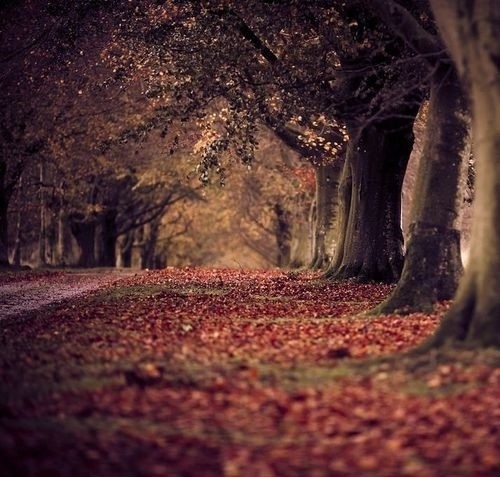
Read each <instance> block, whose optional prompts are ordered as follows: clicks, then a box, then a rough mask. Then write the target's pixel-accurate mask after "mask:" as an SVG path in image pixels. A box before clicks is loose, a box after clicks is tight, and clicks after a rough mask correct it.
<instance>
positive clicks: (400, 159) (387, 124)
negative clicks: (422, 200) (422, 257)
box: [326, 108, 416, 282]
mask: <svg viewBox="0 0 500 477" xmlns="http://www.w3.org/2000/svg"><path fill="white" fill-rule="evenodd" d="M415 109H416V108H415ZM406 113H407V116H408V117H405V118H402V119H391V120H386V121H384V122H381V123H378V124H371V125H367V126H366V127H363V128H361V129H355V128H352V127H351V128H350V131H349V136H350V140H349V144H348V147H347V156H346V165H345V168H344V171H343V177H342V180H341V185H340V200H341V201H342V205H341V209H340V214H339V215H340V220H339V224H340V230H339V238H338V241H337V251H336V253H335V257H334V260H333V261H332V265H331V266H330V267H329V269H328V270H327V273H326V277H327V278H334V279H349V278H353V279H356V280H358V281H361V282H367V281H383V282H394V281H397V280H398V279H399V276H400V274H401V270H402V267H403V233H402V230H401V189H402V184H403V178H404V173H405V170H406V165H407V163H408V159H409V156H410V153H411V149H412V146H413V130H412V126H413V119H414V117H415V115H416V111H414V114H413V111H412V112H411V115H410V114H408V112H406Z"/></svg>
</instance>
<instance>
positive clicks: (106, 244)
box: [96, 209, 118, 267]
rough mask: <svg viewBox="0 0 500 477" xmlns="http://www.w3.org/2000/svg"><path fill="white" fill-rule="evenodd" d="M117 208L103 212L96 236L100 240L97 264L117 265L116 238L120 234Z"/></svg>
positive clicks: (105, 265) (103, 265) (104, 265)
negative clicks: (117, 222)
mask: <svg viewBox="0 0 500 477" xmlns="http://www.w3.org/2000/svg"><path fill="white" fill-rule="evenodd" d="M117 215H118V213H117V211H116V210H115V209H109V210H107V211H106V212H105V213H103V214H102V216H101V217H100V220H99V227H98V230H97V235H96V238H97V240H98V243H97V249H98V259H97V265H98V266H102V267H115V266H116V240H117V235H118V230H117V225H116V217H117Z"/></svg>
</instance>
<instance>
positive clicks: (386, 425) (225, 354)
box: [0, 269, 500, 476]
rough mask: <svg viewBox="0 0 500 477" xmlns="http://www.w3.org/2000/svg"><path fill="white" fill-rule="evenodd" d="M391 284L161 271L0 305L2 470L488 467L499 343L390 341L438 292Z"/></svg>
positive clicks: (497, 414)
mask: <svg viewBox="0 0 500 477" xmlns="http://www.w3.org/2000/svg"><path fill="white" fill-rule="evenodd" d="M58 277H59V276H58V275H57V274H54V275H47V277H46V279H47V280H51V279H53V280H57V279H58ZM9 280H10V279H9ZM389 290H390V288H389V287H388V286H386V285H377V284H368V285H366V284H356V283H328V282H325V281H323V280H321V279H320V278H319V276H318V275H315V274H308V273H304V274H299V273H286V272H280V271H266V272H263V271H245V270H217V269H214V270H208V269H167V270H163V271H158V272H149V273H144V274H139V275H136V276H131V277H128V278H124V279H121V280H119V281H118V282H115V283H112V284H108V285H107V286H106V287H104V288H103V289H101V290H100V291H99V292H98V293H94V294H92V295H89V296H85V297H84V298H80V299H78V301H67V302H65V303H64V304H59V305H57V306H54V307H52V308H51V309H47V310H45V311H43V312H36V313H31V314H30V315H26V316H23V317H15V318H14V317H13V318H6V319H4V320H2V321H1V322H0V330H1V331H0V347H1V349H0V474H1V475H6V476H8V475H33V476H34V475H50V476H57V475H61V476H66V475H71V476H79V475H82V476H84V475H85V476H89V475H92V476H108V475H110V476H113V475H117V476H118V475H119V476H125V475H126V476H135V475H150V476H183V475H186V476H189V475H193V476H204V475H207V476H212V475H213V476H215V475H224V476H275V475H276V476H281V475H284V476H288V475H290V476H293V475H311V476H322V475H366V476H379V475H380V476H387V475H390V476H393V475H402V476H405V475H408V476H449V475H464V476H466V475H474V476H481V475H485V476H489V475H491V476H493V475H498V473H499V472H500V439H499V429H500V410H499V407H498V402H499V398H500V367H499V363H500V354H499V352H497V351H494V350H485V351H481V352H478V351H470V350H465V349H464V350H460V351H454V352H451V351H448V352H440V353H434V354H430V355H429V354H428V355H423V356H411V355H405V354H402V352H404V351H405V350H408V349H410V348H412V347H414V346H415V345H417V344H418V343H419V342H421V341H422V340H424V339H425V338H426V337H427V336H428V335H429V334H431V333H432V332H433V330H434V329H435V327H436V326H437V324H438V323H439V320H440V317H441V315H442V313H443V311H444V310H445V309H446V307H447V305H446V304H442V305H441V306H440V307H438V308H437V310H436V312H435V313H434V314H432V315H424V314H414V315H410V316H407V317H401V316H386V317H372V316H363V314H362V312H363V311H365V310H368V309H370V308H371V307H372V306H374V305H375V304H377V303H379V302H380V300H381V299H382V298H383V297H384V296H386V294H387V293H388V292H389ZM395 352H397V353H398V354H396V355H395V356H396V357H394V355H392V356H393V357H391V353H395ZM388 356H389V357H388Z"/></svg>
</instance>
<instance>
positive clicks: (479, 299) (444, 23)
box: [424, 0, 500, 349]
mask: <svg viewBox="0 0 500 477" xmlns="http://www.w3.org/2000/svg"><path fill="white" fill-rule="evenodd" d="M431 5H432V8H433V10H434V12H435V15H436V20H437V22H438V26H439V28H440V30H441V32H442V34H443V38H444V40H445V42H446V44H447V46H448V47H449V50H450V52H451V54H452V57H453V59H454V60H455V63H456V65H457V67H458V69H459V72H460V73H461V74H462V75H463V77H464V79H465V84H467V85H468V87H469V90H470V97H471V100H472V118H473V121H472V128H473V138H474V152H475V157H476V165H477V176H476V198H475V204H474V219H473V226H472V240H471V256H470V261H469V264H468V266H467V269H466V272H465V274H464V276H463V278H462V280H461V282H460V286H459V289H458V292H457V295H456V297H455V302H454V304H453V306H452V308H451V309H450V311H449V312H448V313H447V315H446V316H445V318H444V320H443V322H442V325H441V327H440V328H439V329H438V331H437V332H436V334H435V335H434V337H433V338H432V339H431V340H430V341H429V342H428V343H427V344H426V345H425V346H424V349H427V348H428V347H429V346H441V345H444V344H446V343H447V342H456V341H460V342H467V343H471V344H473V345H475V346H496V347H500V247H499V243H500V160H499V157H498V155H499V151H500V88H499V84H500V61H499V58H500V36H499V35H498V33H497V32H498V25H499V24H500V2H498V1H497V0H476V1H470V0H468V1H465V0H431ZM478 25H480V28H478Z"/></svg>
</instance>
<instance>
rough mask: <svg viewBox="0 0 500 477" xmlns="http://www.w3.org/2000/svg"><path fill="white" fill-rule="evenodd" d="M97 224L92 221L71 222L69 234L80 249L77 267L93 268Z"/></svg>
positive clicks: (74, 220)
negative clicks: (70, 233)
mask: <svg viewBox="0 0 500 477" xmlns="http://www.w3.org/2000/svg"><path fill="white" fill-rule="evenodd" d="M96 228H97V224H96V222H95V221H94V220H88V221H83V220H82V221H79V220H78V219H73V220H71V232H72V234H73V236H74V237H75V240H76V243H77V244H78V247H79V248H80V256H79V258H78V263H77V266H79V267H89V268H90V267H95V265H96V260H95V236H96Z"/></svg>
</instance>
